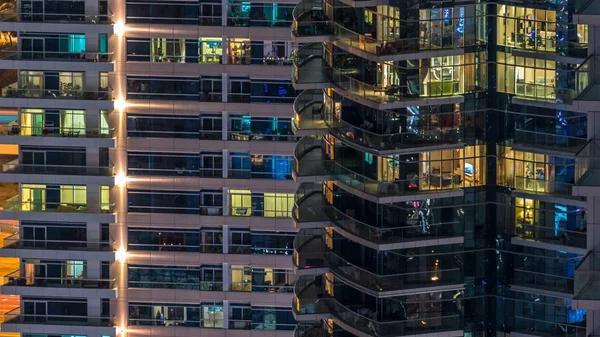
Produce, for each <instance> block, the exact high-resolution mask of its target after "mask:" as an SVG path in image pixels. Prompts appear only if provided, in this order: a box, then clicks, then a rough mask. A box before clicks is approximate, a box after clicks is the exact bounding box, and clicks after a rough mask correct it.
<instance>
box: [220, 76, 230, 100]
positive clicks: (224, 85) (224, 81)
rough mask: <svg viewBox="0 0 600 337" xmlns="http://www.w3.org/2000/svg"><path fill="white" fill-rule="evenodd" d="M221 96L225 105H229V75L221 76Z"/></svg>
mask: <svg viewBox="0 0 600 337" xmlns="http://www.w3.org/2000/svg"><path fill="white" fill-rule="evenodd" d="M221 95H222V96H223V103H227V98H228V97H227V95H229V76H228V75H227V74H223V75H221Z"/></svg>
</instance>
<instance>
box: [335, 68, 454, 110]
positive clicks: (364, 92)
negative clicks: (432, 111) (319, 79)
mask: <svg viewBox="0 0 600 337" xmlns="http://www.w3.org/2000/svg"><path fill="white" fill-rule="evenodd" d="M353 71H354V70H349V71H348V70H340V69H333V70H332V75H331V77H332V80H331V82H332V83H333V84H334V85H335V86H336V87H338V88H340V89H342V90H344V91H346V92H348V93H349V94H351V95H354V96H358V97H359V98H362V99H366V100H369V101H371V102H374V103H378V104H393V103H402V102H411V104H414V105H419V103H416V102H415V101H418V100H422V99H425V98H427V99H428V100H429V101H431V100H432V99H435V98H448V97H458V96H459V94H460V93H461V92H460V91H459V90H455V89H454V87H455V86H456V85H455V84H456V83H458V82H455V81H449V82H437V83H434V82H431V83H423V84H422V86H423V87H424V90H423V92H424V93H426V92H429V93H430V94H422V95H420V94H419V93H418V92H415V90H414V89H413V87H412V86H411V87H409V86H398V85H390V86H379V85H376V84H375V85H374V84H368V83H365V82H361V81H359V80H357V79H355V78H352V77H351V76H349V75H348V74H347V73H348V72H353ZM446 83H450V86H451V87H452V88H453V89H451V90H446V86H447V85H446ZM425 87H426V88H425ZM434 89H435V90H434ZM413 102H414V103H413ZM434 103H435V102H433V101H431V104H434Z"/></svg>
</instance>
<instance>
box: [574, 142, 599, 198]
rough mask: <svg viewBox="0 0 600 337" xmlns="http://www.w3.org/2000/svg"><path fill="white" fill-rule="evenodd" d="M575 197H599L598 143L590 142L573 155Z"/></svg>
mask: <svg viewBox="0 0 600 337" xmlns="http://www.w3.org/2000/svg"><path fill="white" fill-rule="evenodd" d="M573 195H575V196H588V197H591V196H600V141H598V140H595V139H594V140H590V141H589V142H588V143H587V144H586V146H585V147H584V148H583V149H582V150H581V151H579V152H578V153H577V154H576V155H575V186H573Z"/></svg>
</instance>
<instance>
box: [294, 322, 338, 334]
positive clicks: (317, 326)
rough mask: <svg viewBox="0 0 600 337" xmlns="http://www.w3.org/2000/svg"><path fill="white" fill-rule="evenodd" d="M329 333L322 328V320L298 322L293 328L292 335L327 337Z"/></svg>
mask: <svg viewBox="0 0 600 337" xmlns="http://www.w3.org/2000/svg"><path fill="white" fill-rule="evenodd" d="M328 336H329V335H328V334H327V333H326V332H325V330H324V329H323V324H322V322H318V323H313V324H311V323H298V325H296V328H295V329H294V337H328Z"/></svg>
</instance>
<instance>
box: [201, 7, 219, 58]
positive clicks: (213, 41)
mask: <svg viewBox="0 0 600 337" xmlns="http://www.w3.org/2000/svg"><path fill="white" fill-rule="evenodd" d="M220 19H221V15H220V13H219V20H220ZM219 25H220V23H219ZM222 59H223V39H222V38H220V37H201V38H199V39H198V63H202V64H220V63H221V62H222Z"/></svg>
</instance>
